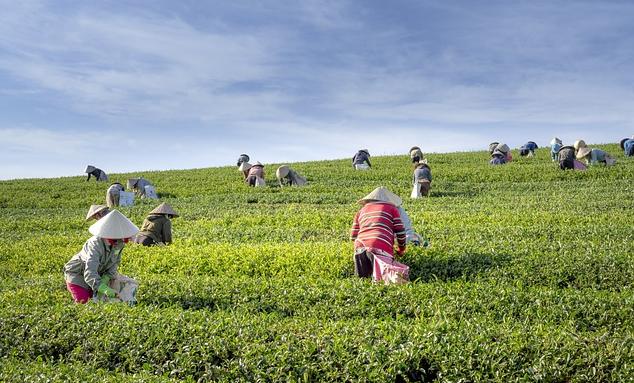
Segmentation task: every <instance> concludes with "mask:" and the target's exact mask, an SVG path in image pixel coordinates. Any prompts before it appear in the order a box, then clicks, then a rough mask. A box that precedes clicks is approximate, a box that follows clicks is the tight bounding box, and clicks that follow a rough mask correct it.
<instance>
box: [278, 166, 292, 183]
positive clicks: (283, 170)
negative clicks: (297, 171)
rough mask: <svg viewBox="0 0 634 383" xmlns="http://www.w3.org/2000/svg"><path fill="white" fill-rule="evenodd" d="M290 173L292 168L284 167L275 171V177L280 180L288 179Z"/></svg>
mask: <svg viewBox="0 0 634 383" xmlns="http://www.w3.org/2000/svg"><path fill="white" fill-rule="evenodd" d="M290 171H291V168H289V167H288V165H282V166H280V167H279V168H277V170H276V171H275V176H276V177H277V179H278V180H279V179H282V178H284V177H286V176H287V175H288V173H289V172H290Z"/></svg>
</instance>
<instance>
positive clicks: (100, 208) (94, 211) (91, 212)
mask: <svg viewBox="0 0 634 383" xmlns="http://www.w3.org/2000/svg"><path fill="white" fill-rule="evenodd" d="M104 210H105V211H108V206H106V205H90V209H88V214H86V221H88V220H89V219H91V218H93V217H94V216H95V214H97V213H99V212H102V211H104Z"/></svg>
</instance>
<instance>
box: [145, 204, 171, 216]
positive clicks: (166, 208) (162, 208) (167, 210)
mask: <svg viewBox="0 0 634 383" xmlns="http://www.w3.org/2000/svg"><path fill="white" fill-rule="evenodd" d="M150 214H167V215H172V216H174V217H178V213H177V212H176V210H174V209H173V208H172V207H171V206H170V205H169V204H166V203H165V202H163V203H162V204H160V205H158V206H157V207H156V208H155V209H154V210H152V211H151V212H150Z"/></svg>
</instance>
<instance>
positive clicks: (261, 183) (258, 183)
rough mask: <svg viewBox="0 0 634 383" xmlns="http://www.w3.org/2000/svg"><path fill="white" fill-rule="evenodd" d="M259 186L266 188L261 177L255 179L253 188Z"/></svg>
mask: <svg viewBox="0 0 634 383" xmlns="http://www.w3.org/2000/svg"><path fill="white" fill-rule="evenodd" d="M259 186H266V182H265V181H264V178H262V177H256V178H255V187H259Z"/></svg>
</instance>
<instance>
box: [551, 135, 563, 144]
mask: <svg viewBox="0 0 634 383" xmlns="http://www.w3.org/2000/svg"><path fill="white" fill-rule="evenodd" d="M550 144H551V145H555V144H559V145H561V140H560V139H559V138H557V137H554V138H553V139H552V140H550Z"/></svg>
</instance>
